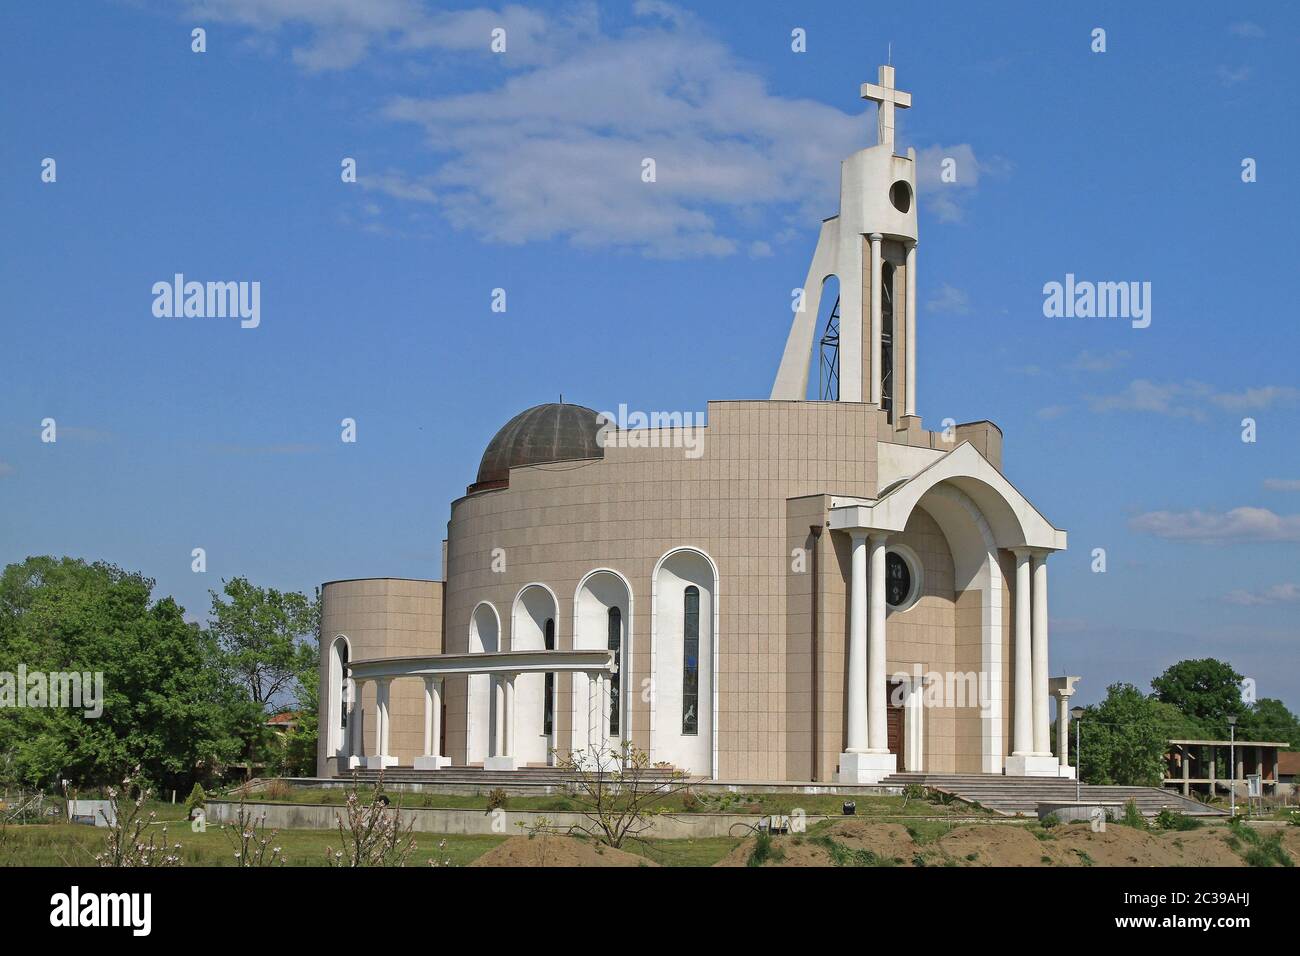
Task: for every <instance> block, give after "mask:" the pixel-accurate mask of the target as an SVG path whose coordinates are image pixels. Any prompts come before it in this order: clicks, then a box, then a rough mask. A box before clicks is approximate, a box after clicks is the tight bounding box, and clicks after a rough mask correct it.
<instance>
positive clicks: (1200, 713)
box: [1151, 657, 1246, 736]
mask: <svg viewBox="0 0 1300 956" xmlns="http://www.w3.org/2000/svg"><path fill="white" fill-rule="evenodd" d="M1151 688H1152V689H1153V690H1154V691H1155V697H1156V699H1157V700H1159V701H1162V702H1163V703H1166V704H1172V705H1173V706H1175V707H1177V708H1178V709H1179V710H1180V711H1182V712H1183V714H1184V715H1186V716H1187V717H1188V718H1190V719H1191V720H1193V721H1195V723H1196V725H1197V726H1198V727H1199V729H1200V732H1201V733H1211V734H1216V735H1219V736H1221V735H1222V734H1223V733H1224V732H1225V731H1226V730H1227V727H1228V717H1229V716H1235V717H1240V716H1242V715H1243V714H1244V713H1245V712H1246V705H1245V704H1243V703H1242V702H1241V675H1240V674H1238V673H1237V672H1236V671H1235V670H1233V668H1232V665H1231V664H1226V663H1224V662H1223V661H1216V660H1215V659H1214V658H1212V657H1206V658H1202V659H1200V660H1191V661H1179V662H1178V663H1177V664H1174V665H1172V666H1170V667H1169V668H1168V669H1166V670H1165V672H1164V673H1163V674H1161V675H1160V676H1159V677H1157V678H1155V679H1154V680H1153V681H1151Z"/></svg>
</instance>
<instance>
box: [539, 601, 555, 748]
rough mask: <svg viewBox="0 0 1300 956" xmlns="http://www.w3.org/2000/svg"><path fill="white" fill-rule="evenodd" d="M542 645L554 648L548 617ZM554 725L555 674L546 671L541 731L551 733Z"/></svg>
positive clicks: (552, 633)
mask: <svg viewBox="0 0 1300 956" xmlns="http://www.w3.org/2000/svg"><path fill="white" fill-rule="evenodd" d="M542 646H543V647H545V648H546V649H547V650H548V651H553V650H555V619H554V618H550V617H548V618H547V619H546V626H545V627H544V628H543V629H542ZM554 725H555V675H554V674H553V673H551V672H550V671H547V672H546V684H545V688H544V689H543V691H542V733H544V734H545V735H546V736H548V737H549V736H550V735H551V730H552V728H553V727H554Z"/></svg>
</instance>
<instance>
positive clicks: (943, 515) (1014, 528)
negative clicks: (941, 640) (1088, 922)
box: [830, 444, 1066, 783]
mask: <svg viewBox="0 0 1300 956" xmlns="http://www.w3.org/2000/svg"><path fill="white" fill-rule="evenodd" d="M918 507H920V508H922V509H923V510H925V511H926V512H928V513H929V514H930V515H931V516H932V517H933V518H934V519H935V521H936V522H937V523H938V525H939V527H940V528H941V530H942V531H943V532H944V535H945V537H946V538H947V540H948V543H949V547H950V548H951V550H952V552H953V562H954V568H955V571H956V578H957V583H958V585H959V588H960V589H961V590H963V591H964V590H968V589H975V590H980V591H983V592H985V593H984V594H983V595H982V601H983V606H985V607H988V608H990V609H991V610H994V611H996V610H997V609H998V608H999V607H1000V606H1001V595H1002V593H1003V592H1004V591H1005V590H1006V582H1005V581H1003V580H1002V577H1003V576H1002V574H1001V570H1000V568H1001V564H1000V561H999V552H1003V551H1009V552H1011V554H1013V555H1014V557H1015V577H1014V584H1013V585H1012V586H1011V588H1010V590H1011V592H1012V595H1013V599H1014V618H1013V621H1014V627H1013V630H1012V646H1013V648H1014V663H1013V666H1012V675H1013V679H1014V683H1013V687H1014V698H1013V701H1012V708H1011V715H1012V718H1013V721H1012V749H1011V753H1010V755H1009V756H1007V757H1006V758H1005V760H1003V758H1002V756H1001V753H1002V751H1001V747H1000V741H1001V732H1000V724H1001V722H1002V719H1003V713H1002V700H1001V696H1000V694H999V693H997V688H998V687H999V686H1000V684H1001V679H1002V674H1001V671H1002V660H1001V652H1000V648H1001V643H1002V642H1001V618H1000V614H996V613H993V614H986V615H984V616H983V618H982V624H981V631H982V634H981V639H982V645H983V651H984V653H983V656H982V661H981V669H982V670H983V671H984V673H983V674H982V675H981V677H982V678H983V679H982V680H981V681H980V682H979V683H980V686H981V687H984V688H988V689H989V691H990V692H989V693H988V694H987V695H986V699H984V700H981V701H980V709H981V719H982V720H983V721H984V722H985V723H986V733H985V734H984V735H983V740H984V754H983V765H984V771H985V772H987V773H1000V772H1005V773H1006V774H1008V775H1012V776H1053V777H1054V776H1059V775H1061V770H1060V764H1059V762H1058V760H1057V758H1056V757H1055V756H1053V754H1052V752H1051V746H1050V734H1049V723H1048V715H1049V709H1048V699H1049V696H1050V689H1049V685H1048V673H1049V671H1048V617H1047V557H1048V555H1049V554H1052V553H1053V552H1055V551H1059V550H1061V549H1063V548H1064V547H1065V539H1066V535H1065V532H1063V531H1059V530H1057V529H1056V528H1054V527H1052V525H1051V524H1049V523H1048V522H1047V520H1046V519H1044V518H1043V516H1042V515H1041V514H1039V512H1038V511H1037V510H1036V509H1035V508H1034V507H1033V505H1031V504H1030V503H1029V501H1028V500H1027V499H1026V498H1025V497H1024V496H1023V495H1022V494H1021V493H1020V492H1019V491H1018V490H1017V489H1016V488H1015V487H1014V486H1013V485H1012V484H1011V483H1010V482H1008V481H1007V480H1006V479H1005V478H1004V477H1003V476H1002V474H1001V473H1000V472H999V471H998V470H997V469H996V468H994V467H993V465H992V464H990V463H989V462H988V460H987V459H985V458H984V457H983V456H982V455H981V454H980V453H979V452H978V451H976V450H975V448H974V446H972V445H970V444H962V445H960V446H958V447H957V448H956V449H955V450H953V451H951V452H948V453H947V454H943V455H940V456H939V457H937V458H934V459H933V460H932V461H931V462H930V463H929V464H928V465H925V466H924V467H922V468H920V470H918V471H917V472H916V473H915V474H914V475H911V476H909V477H905V478H901V479H898V480H896V481H894V482H892V483H891V484H890V485H888V486H887V488H886V491H885V493H884V494H883V495H881V496H880V497H879V498H876V499H836V501H835V503H834V506H833V507H832V508H831V514H830V527H831V530H832V531H840V532H843V533H845V534H847V535H848V536H849V538H850V539H851V541H852V571H851V577H850V586H849V601H848V603H849V649H848V665H847V667H848V674H847V682H846V694H847V697H846V700H845V714H846V735H845V743H846V746H845V749H844V752H843V753H842V754H841V755H840V769H839V774H838V779H839V780H841V781H843V782H852V783H877V782H879V781H880V780H881V779H883V778H884V777H887V776H888V775H889V774H891V773H893V772H894V771H895V770H896V769H897V758H896V756H895V755H894V754H893V753H891V752H890V751H889V749H888V746H887V743H886V733H887V725H886V719H887V718H886V698H887V693H888V688H887V683H886V670H887V667H886V660H887V643H886V635H887V619H888V614H889V613H890V607H889V604H888V602H887V600H886V553H887V550H888V548H889V545H890V540H891V536H894V535H897V534H899V533H901V532H902V531H903V530H904V528H905V527H906V524H907V521H908V518H909V517H910V516H911V514H912V512H913V510H914V509H916V508H918ZM919 727H920V725H919V722H918V721H916V718H915V717H913V725H912V731H913V732H912V733H911V734H905V740H906V741H907V744H906V745H907V746H908V765H909V769H913V770H920V769H922V762H923V759H924V758H923V752H922V749H921V748H922V743H921V741H922V740H923V735H922V733H921V731H920V729H919ZM913 761H915V763H913Z"/></svg>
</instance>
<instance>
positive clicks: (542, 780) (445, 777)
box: [301, 767, 673, 795]
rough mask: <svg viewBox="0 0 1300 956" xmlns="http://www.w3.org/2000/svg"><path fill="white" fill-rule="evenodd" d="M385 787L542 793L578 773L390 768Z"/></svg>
mask: <svg viewBox="0 0 1300 956" xmlns="http://www.w3.org/2000/svg"><path fill="white" fill-rule="evenodd" d="M383 773H384V787H385V788H386V789H393V790H414V791H432V792H439V793H462V794H471V795H472V794H477V793H486V792H488V791H489V790H497V789H500V790H504V791H505V792H506V793H508V794H517V795H527V794H533V795H540V794H548V793H566V792H568V791H569V789H570V788H571V785H572V783H573V781H574V779H575V774H572V773H568V772H566V771H563V770H559V769H556V768H555V767H519V768H518V769H515V770H484V769H483V768H482V767H443V768H442V769H440V770H416V769H414V768H413V767H389V768H388V769H386V770H385V771H384V772H383ZM672 773H673V771H672V770H671V769H661V768H657V767H656V768H649V769H647V770H645V771H643V773H642V780H643V781H645V782H646V783H647V784H655V783H666V782H668V780H670V779H671V775H672ZM356 776H357V780H358V781H359V782H360V783H361V784H363V785H365V784H371V783H374V782H375V781H376V780H378V779H379V771H378V770H367V769H358V770H357V771H356ZM351 779H352V775H351V774H350V773H348V774H343V775H341V776H338V777H335V778H333V779H332V780H331V781H330V782H331V783H333V784H334V785H336V786H342V785H347V784H349V783H350V782H351ZM320 783H321V781H316V780H312V781H310V783H309V781H307V780H303V781H301V785H312V786H319V785H320Z"/></svg>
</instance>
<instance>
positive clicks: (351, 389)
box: [0, 0, 1300, 709]
mask: <svg viewBox="0 0 1300 956" xmlns="http://www.w3.org/2000/svg"><path fill="white" fill-rule="evenodd" d="M788 6H789V5H788V4H779V3H775V2H747V3H745V4H744V5H743V6H736V7H729V8H728V9H727V10H726V11H724V10H722V9H719V5H714V4H708V5H705V4H700V5H698V7H697V8H696V9H695V10H694V11H692V10H691V8H689V7H688V6H669V5H668V4H664V3H659V2H644V0H643V2H641V3H630V2H629V3H622V2H619V3H608V4H601V5H600V6H599V7H596V6H594V5H591V4H583V3H566V4H537V5H532V4H530V5H526V6H524V5H521V6H509V7H505V8H487V7H477V6H474V5H471V4H445V5H434V4H422V3H419V2H416V0H375V2H373V3H366V4H358V3H353V2H344V0H317V2H311V3H308V2H305V0H205V2H201V3H189V2H179V0H178V2H161V0H160V2H149V3H146V2H143V0H140V2H126V0H121V2H104V3H77V4H23V5H17V4H7V5H5V7H4V8H3V10H2V11H0V78H2V79H3V81H4V88H5V89H6V90H8V91H10V92H9V94H8V95H7V96H6V97H5V100H4V105H3V107H2V108H0V126H2V128H3V132H4V135H3V136H2V137H0V218H2V221H3V223H4V226H5V228H4V229H3V230H0V253H2V254H0V289H2V290H3V294H2V295H0V310H2V312H0V320H2V325H0V328H2V329H3V339H2V340H0V341H2V342H3V348H0V398H2V401H0V560H2V561H4V562H9V561H17V560H21V559H22V558H24V557H25V556H27V555H29V554H42V553H54V554H71V555H77V556H83V557H86V558H92V559H93V558H102V559H106V560H111V561H113V562H115V563H117V564H120V565H122V566H124V567H127V568H132V569H139V570H142V571H144V572H146V573H148V574H150V575H152V576H154V577H156V578H157V580H158V584H159V588H160V590H161V591H163V592H166V593H171V594H174V595H176V597H177V598H178V599H179V600H180V601H181V602H182V603H183V604H184V605H185V606H186V607H187V608H188V609H189V610H190V612H191V613H192V614H195V615H197V616H203V615H204V614H205V612H206V610H207V607H208V600H207V593H206V592H207V589H208V588H209V587H219V586H220V583H219V582H220V579H221V578H223V577H229V576H232V575H235V574H245V575H247V576H249V577H250V578H252V579H253V580H254V581H257V582H260V583H266V584H273V585H276V586H278V587H282V588H294V589H304V590H306V589H310V588H311V587H312V586H314V585H315V584H318V583H319V582H321V581H325V580H330V579H335V578H344V577H353V576H374V575H399V576H410V577H434V576H437V575H438V574H439V571H440V569H439V542H440V540H441V538H442V536H443V533H444V530H445V522H446V519H447V514H448V511H447V508H448V503H449V502H450V501H451V500H452V499H454V498H455V497H457V496H458V495H460V494H463V492H464V489H465V486H466V485H467V484H468V483H469V482H471V481H472V480H473V478H474V472H475V470H476V467H477V462H478V458H479V455H480V454H481V452H482V449H483V447H484V445H485V444H486V442H487V440H488V439H489V438H490V437H491V436H492V434H493V433H494V431H495V430H496V429H497V428H498V427H499V426H500V425H501V424H502V423H503V422H505V421H506V420H507V419H508V418H510V417H511V415H513V414H514V413H515V412H517V411H519V410H520V409H522V408H525V407H527V406H530V405H533V404H537V403H539V402H543V401H550V400H554V399H555V398H556V396H558V395H559V394H560V393H561V392H562V393H563V394H564V396H565V399H566V400H567V401H573V402H580V403H582V404H586V405H590V406H592V407H595V408H597V409H605V408H614V407H617V405H618V404H619V403H621V402H626V403H627V404H628V405H629V406H630V407H632V408H641V409H666V410H683V411H689V410H698V411H703V410H704V408H705V403H706V402H707V401H708V400H709V399H730V398H765V397H766V396H767V394H768V390H769V389H770V387H771V380H772V376H773V375H774V373H775V370H776V366H777V363H778V361H779V359H780V355H781V349H782V347H783V345H784V341H785V335H786V332H787V329H788V325H789V318H790V313H789V301H790V290H791V289H792V288H793V287H795V286H797V285H799V284H800V283H801V282H802V281H803V278H804V274H805V271H806V269H807V262H808V257H809V256H810V254H811V252H812V248H813V245H814V243H815V240H816V234H817V228H818V224H819V221H820V219H821V218H823V217H825V216H829V215H833V214H834V213H835V211H836V209H835V206H836V194H837V184H838V169H839V167H838V163H839V159H840V158H841V157H843V156H844V155H846V154H847V153H848V152H850V151H852V150H854V149H857V148H860V147H861V146H864V145H869V144H870V143H871V142H873V141H874V139H873V137H874V132H873V131H874V110H875V108H874V106H869V105H868V104H866V103H864V102H862V101H860V100H859V99H858V98H857V89H858V85H859V84H860V83H861V82H863V81H864V80H873V81H874V79H875V67H876V65H877V63H879V62H881V60H882V58H883V57H884V56H885V54H886V50H887V45H888V44H890V43H892V47H893V61H894V65H895V66H896V68H897V70H898V82H899V85H900V86H901V87H902V88H904V89H907V90H909V91H911V92H912V94H913V108H912V109H911V110H908V111H906V112H903V113H901V114H900V119H899V134H898V141H899V144H900V147H906V146H908V145H912V146H915V147H916V148H917V149H918V151H919V152H920V154H921V157H922V161H923V168H922V173H921V178H922V188H921V196H920V203H921V241H920V247H919V257H920V261H919V265H918V276H919V290H918V291H919V300H920V303H921V308H920V313H919V320H918V322H919V329H920V331H919V335H920V343H919V355H920V363H921V364H920V369H919V391H918V405H919V411H920V413H921V414H922V416H923V418H924V419H925V421H926V424H927V426H929V427H938V424H939V422H940V421H941V420H942V419H943V418H946V417H952V418H954V419H956V420H958V421H968V420H973V419H979V418H989V419H992V420H994V421H996V422H997V423H998V424H999V425H1000V426H1001V427H1002V429H1003V430H1004V432H1005V434H1006V444H1005V465H1006V470H1007V472H1008V474H1009V476H1010V477H1011V478H1012V480H1013V481H1015V482H1016V483H1017V485H1018V486H1019V487H1020V488H1021V489H1023V490H1024V491H1025V493H1026V494H1027V495H1028V496H1029V497H1030V498H1031V500H1033V501H1034V502H1035V504H1037V505H1038V506H1039V507H1040V508H1041V509H1042V510H1043V511H1044V512H1045V513H1046V514H1047V515H1048V516H1050V517H1051V518H1052V520H1053V521H1054V522H1055V523H1056V524H1057V525H1058V526H1061V527H1064V528H1066V529H1067V530H1068V531H1069V532H1070V545H1071V547H1070V550H1069V551H1068V552H1067V553H1065V554H1063V555H1059V556H1057V557H1056V558H1054V559H1053V562H1052V576H1053V577H1052V581H1053V589H1052V609H1051V614H1052V620H1053V629H1054V630H1053V635H1054V639H1053V661H1052V669H1053V671H1054V672H1057V673H1059V672H1065V671H1068V672H1070V673H1076V674H1083V675H1086V681H1085V683H1084V684H1083V685H1081V688H1080V692H1081V695H1082V696H1083V697H1084V698H1085V700H1087V701H1091V700H1095V699H1096V698H1097V696H1098V695H1100V694H1101V693H1102V691H1103V689H1104V686H1105V684H1107V683H1108V682H1110V681H1113V680H1120V679H1124V680H1130V681H1133V682H1135V683H1138V684H1139V685H1141V686H1143V687H1145V686H1146V683H1147V681H1148V680H1149V679H1150V677H1151V676H1153V675H1154V674H1156V673H1158V672H1159V671H1160V670H1162V669H1163V668H1164V667H1165V666H1167V665H1168V664H1169V663H1171V662H1173V661H1175V660H1178V659H1180V658H1183V657H1191V656H1206V655H1213V656H1216V657H1221V658H1224V659H1227V660H1230V661H1231V662H1233V663H1234V664H1235V665H1236V666H1237V667H1238V669H1239V670H1242V671H1243V672H1244V673H1246V674H1247V675H1249V676H1252V677H1254V678H1255V679H1256V681H1257V682H1258V687H1259V693H1260V694H1261V695H1264V696H1280V697H1282V698H1283V699H1285V700H1286V701H1287V702H1288V703H1289V704H1290V705H1291V706H1292V708H1293V709H1294V708H1297V707H1300V664H1297V659H1298V656H1297V654H1296V652H1295V648H1296V641H1297V638H1298V637H1300V633H1298V629H1297V624H1296V620H1297V618H1300V615H1298V614H1297V611H1298V610H1300V560H1297V555H1298V552H1300V455H1298V454H1297V452H1296V442H1295V435H1296V433H1297V426H1300V389H1297V387H1296V386H1297V374H1296V357H1297V354H1300V332H1297V330H1296V314H1295V313H1296V306H1295V296H1294V293H1293V290H1292V289H1291V287H1290V286H1289V285H1288V283H1289V282H1291V281H1292V276H1293V275H1294V272H1295V265H1294V263H1295V254H1296V239H1295V222H1294V220H1295V211H1296V210H1297V209H1300V195H1298V190H1297V182H1296V180H1297V177H1296V176H1295V173H1294V157H1295V155H1296V154H1297V146H1298V145H1300V144H1297V142H1296V140H1297V136H1298V134H1297V132H1296V129H1297V124H1296V123H1295V122H1294V111H1295V103H1296V101H1297V92H1300V91H1298V90H1297V79H1298V78H1300V66H1297V64H1298V63H1300V57H1297V49H1296V47H1297V42H1298V39H1300V14H1297V13H1296V12H1295V11H1293V10H1286V9H1283V8H1282V7H1281V5H1267V6H1266V5H1259V6H1254V5H1249V4H1246V5H1238V6H1237V7H1234V8H1233V10H1232V11H1231V12H1224V11H1223V10H1222V9H1221V8H1218V7H1216V6H1215V5H1211V4H1203V5H1179V6H1178V7H1177V8H1174V7H1172V6H1171V7H1164V6H1162V7H1158V8H1157V7H1154V6H1153V7H1152V8H1151V9H1146V5H1135V4H1108V5H1092V6H1091V7H1090V9H1088V10H1086V11H1085V10H1082V9H1073V6H1074V5H1071V7H1072V9H1069V10H1065V9H1057V8H1056V5H1050V6H1051V7H1052V8H1051V9H1046V8H1047V7H1048V6H1049V5H1046V4H1037V3H1035V4H1005V5H999V6H998V7H997V9H995V10H993V11H988V10H975V9H972V8H968V5H966V4H956V3H953V4H940V5H932V4H924V5H921V4H907V5H900V11H899V12H895V11H892V10H890V9H889V8H879V5H876V8H872V9H870V10H868V8H867V7H865V6H862V5H856V6H857V7H858V9H856V10H854V9H853V8H852V7H851V6H850V5H848V4H841V3H811V4H807V5H804V7H805V9H802V10H800V12H798V13H791V12H789V10H787V9H785V8H787V7H788ZM741 10H743V14H742V13H740V12H739V11H741ZM498 26H501V27H504V28H505V30H506V41H507V47H506V52H505V53H504V54H494V53H492V52H491V51H490V50H489V42H490V32H491V30H492V29H494V28H495V27H498ZM194 27H203V28H204V29H206V31H207V51H206V52H205V53H201V54H199V53H194V52H192V51H191V34H190V31H191V30H192V29H193V28H194ZM1096 27H1101V28H1104V29H1105V30H1106V52H1104V53H1093V52H1091V49H1090V46H1091V43H1092V39H1091V33H1092V31H1093V29H1094V28H1096ZM795 28H803V29H804V30H805V31H806V34H807V52H805V53H794V52H792V50H791V39H790V34H791V31H792V30H793V29H795ZM645 156H651V157H655V158H656V162H657V175H658V181H657V182H656V183H654V184H653V185H647V184H643V183H641V182H640V176H639V174H640V159H641V158H642V157H645ZM944 156H953V157H955V158H957V159H958V170H959V177H958V183H956V184H941V183H939V182H938V181H937V176H935V175H934V173H935V172H936V171H937V164H938V161H939V159H941V158H942V157H944ZM46 157H51V158H54V159H55V161H56V163H57V181H56V182H54V183H43V182H42V181H41V163H42V160H43V159H44V158H46ZM344 157H353V158H355V159H356V161H357V166H358V179H359V182H357V183H343V182H342V181H341V179H340V162H341V160H342V159H343V158H344ZM1246 157H1251V158H1253V159H1255V160H1256V162H1257V168H1258V181H1257V182H1254V183H1243V182H1242V178H1241V164H1242V160H1243V159H1244V158H1246ZM177 272H180V273H184V274H185V275H186V277H187V278H190V279H197V280H201V281H206V280H245V281H254V280H255V281H258V282H260V283H261V290H262V294H261V325H260V326H259V327H258V328H256V329H241V328H239V325H238V322H237V321H233V320H229V319H198V318H190V319H163V318H156V317H154V315H153V314H152V311H151V306H152V301H153V297H152V294H151V291H150V290H151V287H152V285H153V283H155V282H158V281H170V279H171V277H172V275H173V274H174V273H177ZM1066 273H1074V274H1075V275H1077V276H1078V277H1080V278H1082V279H1092V280H1096V281H1142V282H1150V283H1151V284H1152V323H1151V326H1150V327H1149V328H1146V329H1134V328H1132V327H1131V326H1130V324H1129V323H1128V322H1126V321H1123V320H1115V319H1064V318H1053V319H1049V318H1045V317H1044V315H1043V309H1042V302H1043V294H1042V288H1043V285H1044V283H1046V282H1050V281H1062V280H1063V279H1064V277H1065V275H1066ZM494 288H504V289H505V290H506V292H507V311H506V312H505V313H494V312H493V311H491V308H490V304H491V294H492V290H493V289H494ZM1246 416H1250V417H1253V418H1254V419H1255V420H1256V422H1257V438H1258V440H1257V441H1256V442H1254V443H1244V442H1243V441H1242V440H1241V432H1242V429H1241V420H1242V418H1243V417H1246ZM47 417H51V418H54V419H55V420H56V422H57V423H58V428H59V440H58V442H57V443H55V444H53V445H51V444H44V443H42V442H41V441H40V431H41V426H40V423H41V421H42V419H44V418H47ZM345 417H351V418H354V419H356V421H357V423H358V441H357V442H356V444H354V445H345V444H343V443H342V442H340V440H339V432H340V427H339V423H340V420H341V419H343V418H345ZM1240 509H1252V510H1240ZM412 516H415V517H414V520H412ZM195 547H203V548H205V549H206V551H207V555H208V572H207V574H203V575H200V574H194V573H192V572H191V571H190V561H191V558H190V552H191V549H193V548H195ZM1094 548H1105V549H1106V552H1107V572H1106V573H1105V574H1096V573H1092V571H1091V570H1090V564H1091V560H1092V559H1091V551H1092V549H1094Z"/></svg>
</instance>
